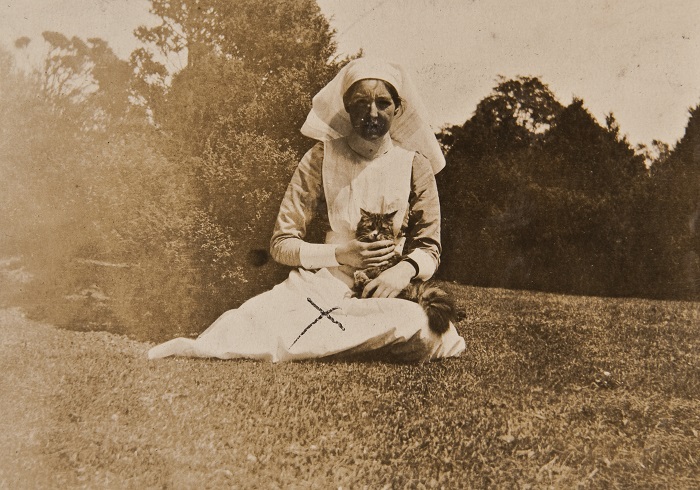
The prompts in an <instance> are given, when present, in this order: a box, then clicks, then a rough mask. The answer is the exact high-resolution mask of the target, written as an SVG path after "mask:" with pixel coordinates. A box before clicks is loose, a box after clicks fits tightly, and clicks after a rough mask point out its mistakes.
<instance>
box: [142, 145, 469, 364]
mask: <svg viewBox="0 0 700 490" xmlns="http://www.w3.org/2000/svg"><path fill="white" fill-rule="evenodd" d="M414 155H415V154H414V152H412V151H408V150H404V149H402V148H400V147H398V146H394V147H392V149H391V150H390V151H388V152H387V153H385V154H384V155H382V156H380V157H377V158H375V159H372V160H363V159H359V160H358V159H357V158H355V157H353V155H352V154H351V151H350V152H349V148H348V146H347V144H346V143H345V142H344V140H342V139H340V140H336V141H332V142H326V144H325V152H324V157H323V164H322V165H323V171H322V175H323V184H322V185H323V189H322V190H323V193H324V195H325V200H326V203H327V208H328V221H329V225H330V231H329V232H328V233H327V234H326V243H329V244H330V243H341V242H342V241H344V240H348V239H351V238H352V237H353V236H354V232H355V228H356V226H357V223H358V221H359V219H360V209H361V208H362V209H365V210H367V211H371V212H390V211H398V212H397V213H396V217H395V223H394V227H395V231H398V230H399V229H400V228H401V226H402V223H403V222H404V219H405V218H406V216H407V215H408V205H409V204H408V203H409V192H410V188H411V171H412V162H413V159H414ZM292 186H293V185H291V184H290V188H291V187H292ZM350 273H351V271H349V270H347V268H344V267H323V268H320V269H318V270H315V271H314V270H307V269H304V268H299V269H296V270H293V271H291V272H290V274H289V277H288V278H287V279H286V280H285V281H284V282H282V283H281V284H278V285H277V286H275V287H274V288H273V289H271V290H270V291H267V292H265V293H262V294H260V295H258V296H255V297H253V298H251V299H250V300H248V301H246V302H245V303H243V304H242V305H241V306H240V307H239V308H237V309H234V310H229V311H227V312H226V313H224V314H223V315H221V317H219V318H218V319H217V320H216V321H215V322H214V323H213V324H212V325H211V326H210V327H209V328H208V329H207V330H205V331H204V332H203V333H202V334H201V335H200V336H199V337H198V338H197V339H196V340H193V339H186V338H177V339H173V340H170V341H168V342H165V343H164V344H160V345H158V346H156V347H154V348H152V349H151V350H150V351H149V353H148V356H149V358H150V359H156V358H161V357H166V356H171V355H178V356H191V357H216V358H220V359H233V358H252V359H262V360H267V361H273V362H278V361H289V360H301V359H314V358H325V357H329V356H345V355H354V354H360V353H366V352H370V351H377V354H378V355H380V357H384V356H386V358H387V359H391V360H399V361H411V362H420V361H426V360H431V359H437V358H444V357H454V356H458V355H460V354H461V353H462V352H463V351H464V349H465V343H464V339H463V338H462V337H460V335H459V334H458V333H457V330H456V329H455V327H454V326H453V325H450V328H449V330H448V331H447V332H446V333H444V334H443V335H437V334H435V333H434V332H432V331H431V330H430V329H429V328H428V321H427V317H426V315H425V313H424V312H423V309H422V308H421V307H420V306H419V305H418V304H416V303H413V302H410V301H407V300H403V299H396V298H366V299H358V298H353V297H352V296H351V290H350V286H351V285H352V279H351V277H350V276H349V275H348V274H350Z"/></svg>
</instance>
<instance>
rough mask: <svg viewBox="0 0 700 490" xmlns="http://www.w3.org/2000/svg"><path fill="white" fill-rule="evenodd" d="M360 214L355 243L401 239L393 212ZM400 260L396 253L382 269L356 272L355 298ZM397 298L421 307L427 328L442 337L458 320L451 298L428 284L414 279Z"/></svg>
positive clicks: (376, 268) (361, 212)
mask: <svg viewBox="0 0 700 490" xmlns="http://www.w3.org/2000/svg"><path fill="white" fill-rule="evenodd" d="M360 214H361V216H360V221H359V222H358V224H357V229H356V231H355V238H357V240H359V241H361V242H378V241H381V240H392V241H396V239H397V238H400V236H399V237H397V236H395V235H394V228H393V222H394V216H396V211H394V212H391V213H370V212H369V211H365V210H364V209H360ZM401 259H402V257H401V254H400V253H399V252H397V253H396V254H395V255H394V256H393V257H392V258H391V259H390V260H389V262H388V263H387V264H385V265H383V266H381V267H376V266H373V267H368V268H366V269H358V270H356V271H355V273H354V285H353V288H352V289H353V292H354V293H355V295H356V296H358V297H359V296H360V295H361V294H362V290H363V289H364V287H365V285H366V284H367V283H368V282H369V281H371V280H372V279H374V278H375V277H377V276H378V275H379V274H381V273H382V272H384V271H385V270H387V269H389V268H390V267H393V266H394V265H396V264H398V263H399V262H400V261H401ZM398 297H399V298H403V299H407V300H409V301H413V302H415V303H418V304H419V305H420V306H422V307H423V310H424V311H425V314H426V315H427V316H428V326H429V327H430V329H431V330H432V331H433V332H435V333H437V334H440V335H442V334H443V333H445V332H447V330H448V329H449V328H450V322H451V321H456V320H457V312H456V307H455V303H454V300H453V299H452V297H450V295H448V294H447V293H446V292H445V291H443V290H442V289H440V288H438V287H436V286H434V285H432V283H431V282H430V281H428V282H424V281H421V280H413V281H411V283H410V284H409V285H408V286H407V287H406V288H405V289H404V290H403V291H401V294H399V296H398Z"/></svg>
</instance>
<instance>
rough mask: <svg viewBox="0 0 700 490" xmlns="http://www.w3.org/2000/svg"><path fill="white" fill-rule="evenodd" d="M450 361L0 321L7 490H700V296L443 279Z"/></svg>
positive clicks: (9, 316)
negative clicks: (490, 285) (617, 294)
mask: <svg viewBox="0 0 700 490" xmlns="http://www.w3.org/2000/svg"><path fill="white" fill-rule="evenodd" d="M446 287H448V288H449V289H450V290H452V292H453V293H454V294H455V295H456V296H457V297H458V298H459V305H460V307H462V308H464V309H465V311H466V313H467V318H466V319H465V320H463V321H462V322H460V324H459V325H458V329H459V331H460V332H461V333H462V334H463V336H464V337H465V338H466V340H467V352H466V353H465V355H464V356H463V357H461V358H459V359H451V360H445V361H442V362H434V363H429V364H424V365H401V364H398V365H397V364H387V363H382V362H300V363H288V364H268V363H262V362H253V361H246V360H240V361H216V360H200V359H165V360H160V361H152V362H149V361H147V360H146V357H145V353H146V350H147V349H148V348H149V347H150V345H149V344H145V343H140V342H136V341H133V340H129V339H127V338H125V337H119V336H115V335H111V334H107V333H103V332H87V333H80V332H69V331H64V330H59V329H55V328H53V327H50V326H47V325H41V324H38V323H36V322H32V321H30V320H27V319H26V318H24V317H22V316H21V315H20V314H19V313H18V312H17V311H16V310H4V311H3V312H1V313H2V315H0V340H1V344H0V370H2V372H3V376H2V381H0V383H1V384H0V389H1V390H2V391H0V394H2V401H0V412H2V413H4V414H5V415H4V416H3V417H2V419H3V420H2V422H1V424H2V425H0V429H1V430H2V431H3V432H4V433H5V434H8V437H7V438H5V441H4V442H0V449H1V450H2V452H1V453H0V488H5V487H7V488H20V487H30V488H31V487H49V488H65V487H86V488H95V487H102V488H104V487H109V488H147V487H150V488H152V487H158V488H219V487H221V488H237V487H239V488H252V487H255V488H289V487H292V488H338V487H342V488H362V487H367V488H405V487H408V488H434V487H435V488H440V487H445V488H458V487H467V488H486V487H489V488H549V487H553V488H577V487H581V488H635V489H637V488H673V489H678V488H700V464H699V463H700V462H699V461H698V460H699V459H700V304H698V303H683V302H662V301H648V300H636V299H603V298H585V297H573V296H561V295H552V294H543V293H533V292H519V291H506V290H498V289H481V288H473V287H464V286H457V285H452V284H447V285H446Z"/></svg>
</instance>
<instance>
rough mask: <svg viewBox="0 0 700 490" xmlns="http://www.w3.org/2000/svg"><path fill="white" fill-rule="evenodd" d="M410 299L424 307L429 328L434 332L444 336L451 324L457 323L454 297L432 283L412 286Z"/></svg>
mask: <svg viewBox="0 0 700 490" xmlns="http://www.w3.org/2000/svg"><path fill="white" fill-rule="evenodd" d="M409 295H410V296H412V297H410V298H409V299H411V300H413V301H415V302H417V303H418V304H419V305H421V306H422V307H423V310H424V311H425V314H426V315H427V316H428V326H429V327H430V330H432V331H433V332H435V333H437V334H439V335H442V334H443V333H445V332H447V330H448V329H449V328H450V322H454V321H457V308H456V306H455V302H454V300H453V299H452V297H451V296H450V295H449V294H447V293H446V292H445V291H443V290H442V289H440V288H439V287H436V286H432V285H431V284H430V283H418V284H415V285H412V287H411V291H410V293H409Z"/></svg>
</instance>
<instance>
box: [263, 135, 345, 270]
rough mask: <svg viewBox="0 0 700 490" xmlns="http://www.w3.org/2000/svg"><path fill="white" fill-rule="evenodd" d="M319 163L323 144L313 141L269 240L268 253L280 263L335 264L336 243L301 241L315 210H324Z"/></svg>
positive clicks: (311, 265)
mask: <svg viewBox="0 0 700 490" xmlns="http://www.w3.org/2000/svg"><path fill="white" fill-rule="evenodd" d="M322 166H323V143H317V144H316V145H315V146H314V147H313V148H311V150H309V151H308V152H307V153H306V155H304V157H303V158H302V159H301V162H299V166H298V167H297V169H296V171H295V172H294V175H293V176H292V180H291V181H290V182H289V185H288V186H287V191H286V192H285V195H284V199H282V204H281V205H280V211H279V213H278V215H277V221H276V222H275V230H274V232H273V234H272V239H271V240H270V254H271V255H272V258H273V259H275V260H276V261H277V262H279V263H281V264H284V265H288V266H292V267H304V268H305V269H320V268H322V267H335V266H337V265H338V262H337V260H336V258H335V249H336V245H329V244H320V243H319V244H317V243H309V242H306V241H304V237H305V236H306V232H307V227H308V225H309V223H311V220H312V219H313V218H314V217H315V216H316V215H317V214H318V213H319V212H322V213H325V212H326V211H325V207H321V206H320V205H321V204H322V203H324V202H325V201H324V197H323V180H322V177H321V168H322ZM319 207H321V209H320V210H319Z"/></svg>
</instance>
